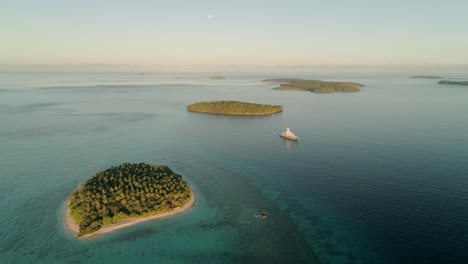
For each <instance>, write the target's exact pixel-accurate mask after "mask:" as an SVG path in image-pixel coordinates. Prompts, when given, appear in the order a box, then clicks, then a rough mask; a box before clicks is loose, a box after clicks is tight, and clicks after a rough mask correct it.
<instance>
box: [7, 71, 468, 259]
mask: <svg viewBox="0 0 468 264" xmlns="http://www.w3.org/2000/svg"><path fill="white" fill-rule="evenodd" d="M416 74H419V73H417V72H409V71H405V70H400V71H398V70H389V71H370V70H366V69H364V70H353V71H342V72H337V71H333V70H331V69H329V70H323V71H318V72H310V73H295V74H278V73H216V74H215V73H213V74H210V73H144V74H138V73H128V72H127V73H116V72H115V73H71V72H46V73H39V72H29V73H28V72H3V73H0V262H1V263H114V264H118V263H347V264H351V263H356V264H357V263H466V261H467V259H468V221H467V220H468V87H463V86H443V85H438V84H436V83H437V80H432V79H412V78H408V77H409V76H411V75H416ZM421 74H424V72H422V73H421ZM441 74H442V73H441ZM443 74H445V75H447V76H451V77H455V78H462V77H466V76H463V72H461V71H458V72H457V71H455V72H450V71H448V72H443ZM212 75H225V76H226V80H210V78H209V77H210V76H212ZM276 77H301V78H310V79H321V80H333V81H354V82H360V83H363V84H364V85H365V87H364V88H363V89H362V91H361V92H359V93H335V94H314V93H310V92H300V91H275V90H272V88H273V87H275V85H274V84H271V83H263V82H262V80H263V79H266V78H276ZM209 100H239V101H247V102H254V103H269V104H281V105H283V106H284V111H283V112H282V113H280V114H275V115H270V116H260V117H245V116H244V117H242V116H241V117H239V116H221V115H209V114H199V113H191V112H187V111H186V109H185V108H186V106H187V105H189V104H191V103H194V102H198V101H209ZM286 127H289V128H291V130H292V131H293V132H294V133H295V134H296V135H297V136H299V138H300V140H299V141H298V142H291V141H288V140H285V139H282V138H280V137H278V133H279V132H281V131H283V130H284V129H285V128H286ZM123 162H148V163H152V164H157V165H168V166H169V167H170V168H171V169H173V170H174V171H175V172H177V173H178V174H181V175H182V176H183V177H184V178H185V179H186V180H187V181H188V182H189V183H190V184H191V185H192V186H193V188H194V189H195V191H196V193H197V201H196V206H195V207H194V208H193V209H192V210H191V211H189V212H187V213H186V214H184V215H181V216H178V217H175V218H171V219H165V220H162V221H155V222H147V223H144V224H140V225H136V226H133V227H130V228H127V229H124V230H120V231H116V232H114V233H112V234H109V235H106V236H103V237H101V238H99V239H95V240H77V239H76V238H74V237H72V236H71V235H70V234H69V233H68V232H67V230H66V229H65V227H64V208H65V205H64V203H65V201H66V199H67V198H68V196H69V195H70V194H71V192H72V191H73V190H74V189H75V188H77V187H78V186H79V185H80V184H83V183H84V182H85V181H86V180H87V179H88V178H90V177H91V176H92V175H93V174H95V173H96V172H99V171H101V170H104V169H106V168H108V167H110V166H114V165H119V164H121V163H123ZM262 211H265V212H267V213H268V218H267V219H266V220H261V219H260V218H258V214H259V213H260V212H262Z"/></svg>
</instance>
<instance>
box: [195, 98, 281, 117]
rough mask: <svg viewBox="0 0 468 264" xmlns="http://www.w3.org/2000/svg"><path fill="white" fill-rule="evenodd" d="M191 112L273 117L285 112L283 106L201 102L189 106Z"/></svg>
mask: <svg viewBox="0 0 468 264" xmlns="http://www.w3.org/2000/svg"><path fill="white" fill-rule="evenodd" d="M187 110H188V111H190V112H198V113H207V114H218V115H246V116H256V115H271V114H275V113H279V112H282V111H283V107H282V106H281V105H268V104H254V103H246V102H239V101H216V102H199V103H194V104H191V105H189V106H187Z"/></svg>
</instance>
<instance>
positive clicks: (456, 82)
mask: <svg viewBox="0 0 468 264" xmlns="http://www.w3.org/2000/svg"><path fill="white" fill-rule="evenodd" d="M438 84H446V85H462V86H468V81H448V80H442V81H439V82H438Z"/></svg>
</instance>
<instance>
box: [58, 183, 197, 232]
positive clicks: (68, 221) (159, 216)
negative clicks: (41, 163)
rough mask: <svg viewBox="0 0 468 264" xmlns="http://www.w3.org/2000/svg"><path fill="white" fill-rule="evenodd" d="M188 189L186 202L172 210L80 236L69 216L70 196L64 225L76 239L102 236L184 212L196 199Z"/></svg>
mask: <svg viewBox="0 0 468 264" xmlns="http://www.w3.org/2000/svg"><path fill="white" fill-rule="evenodd" d="M190 190H191V194H190V200H189V201H188V202H187V203H186V204H184V205H183V206H182V207H177V208H174V210H172V211H170V212H165V213H162V214H157V215H152V216H148V217H145V218H132V219H128V220H124V221H122V222H118V223H114V224H110V225H107V226H104V227H102V228H101V229H99V230H98V231H96V232H94V233H92V234H87V235H84V236H81V237H79V236H78V232H79V225H78V224H77V223H76V222H75V220H74V219H73V218H72V217H71V216H70V209H69V208H68V205H69V204H70V198H68V199H67V201H66V202H65V206H66V216H65V217H66V220H65V227H66V229H67V231H68V232H69V233H71V234H72V235H73V236H74V237H76V238H78V239H83V238H87V239H92V238H97V237H99V236H102V235H105V234H108V233H111V232H114V231H117V230H120V229H123V228H126V227H130V226H133V225H136V224H139V223H143V222H147V221H153V220H156V219H166V218H171V217H174V216H176V215H179V214H182V213H186V212H188V211H189V210H190V209H192V208H193V207H194V206H195V201H196V200H197V199H196V195H195V191H194V190H193V189H192V188H190Z"/></svg>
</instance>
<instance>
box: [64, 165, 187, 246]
mask: <svg viewBox="0 0 468 264" xmlns="http://www.w3.org/2000/svg"><path fill="white" fill-rule="evenodd" d="M194 204H195V193H194V191H193V189H191V188H190V187H189V186H188V184H187V183H186V182H185V181H184V180H183V179H182V177H181V176H180V175H178V174H175V173H174V172H173V171H172V170H171V169H169V167H167V166H155V165H150V164H145V163H139V164H130V163H123V164H122V165H120V166H118V167H111V168H109V169H107V170H105V171H102V172H99V173H97V174H96V175H94V176H93V177H91V178H90V179H89V180H88V181H87V182H86V183H85V184H84V185H83V186H80V187H79V188H78V189H77V190H75V191H74V192H73V193H72V195H71V196H70V198H69V199H68V201H67V216H66V218H67V220H66V226H67V228H68V229H69V231H70V232H71V233H72V234H74V235H76V236H77V237H79V238H85V237H86V238H92V237H96V236H100V235H103V234H106V233H109V232H112V231H115V230H118V229H122V228H125V227H129V226H132V225H135V224H138V223H141V222H145V221H150V220H155V219H163V218H169V217H172V216H175V215H178V214H181V213H183V212H186V211H187V210H189V209H190V208H192V207H193V206H194Z"/></svg>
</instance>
